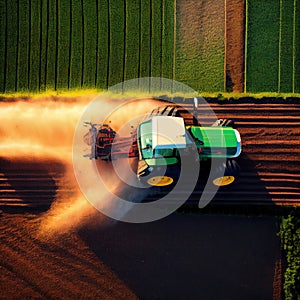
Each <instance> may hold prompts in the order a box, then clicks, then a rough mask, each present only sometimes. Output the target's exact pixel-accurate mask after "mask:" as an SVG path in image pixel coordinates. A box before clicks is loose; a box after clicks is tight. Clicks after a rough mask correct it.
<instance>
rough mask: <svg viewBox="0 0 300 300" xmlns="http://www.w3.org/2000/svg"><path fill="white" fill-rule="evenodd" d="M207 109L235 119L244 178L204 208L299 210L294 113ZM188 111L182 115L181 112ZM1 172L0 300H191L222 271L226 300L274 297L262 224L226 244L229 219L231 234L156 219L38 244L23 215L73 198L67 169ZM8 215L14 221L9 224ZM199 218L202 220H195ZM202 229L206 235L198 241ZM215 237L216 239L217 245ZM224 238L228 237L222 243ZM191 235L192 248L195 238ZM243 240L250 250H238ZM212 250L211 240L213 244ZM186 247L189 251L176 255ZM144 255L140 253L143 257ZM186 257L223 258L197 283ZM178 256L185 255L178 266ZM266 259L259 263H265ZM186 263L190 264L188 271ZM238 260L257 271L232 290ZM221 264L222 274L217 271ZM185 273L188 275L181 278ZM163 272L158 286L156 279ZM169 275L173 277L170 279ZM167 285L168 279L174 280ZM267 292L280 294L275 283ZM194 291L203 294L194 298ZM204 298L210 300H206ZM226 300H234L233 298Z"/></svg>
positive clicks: (22, 164) (299, 107)
mask: <svg viewBox="0 0 300 300" xmlns="http://www.w3.org/2000/svg"><path fill="white" fill-rule="evenodd" d="M211 106H212V108H213V109H214V111H215V113H216V114H217V116H218V117H220V118H223V117H224V118H231V119H234V120H235V124H236V127H237V128H238V130H239V131H240V133H241V136H242V143H243V152H242V155H241V157H240V159H239V164H240V166H241V169H242V170H241V174H240V178H239V181H238V183H237V184H236V185H234V186H233V187H232V188H231V189H229V190H223V191H221V192H220V193H218V194H217V196H216V197H215V199H214V201H213V202H212V204H214V205H219V204H221V205H223V204H238V205H248V206H249V205H251V204H258V205H274V204H279V205H283V204H286V205H299V203H300V185H299V183H300V165H299V163H297V162H298V161H299V158H300V148H299V144H300V134H299V125H300V104H286V103H283V102H282V103H272V104H266V103H265V104H264V103H262V104H259V105H257V104H252V103H244V104H236V103H233V102H231V103H225V104H221V105H220V104H211ZM186 107H190V106H188V105H186ZM205 109H206V108H205V107H200V109H199V111H200V114H199V119H200V121H201V122H202V123H203V124H205V123H206V122H209V120H207V119H205ZM0 164H1V173H0V208H1V209H2V210H3V211H4V212H2V214H1V212H0V228H1V233H0V243H1V254H2V255H1V258H0V288H1V296H2V297H5V298H8V299H13V298H14V299H15V298H29V297H35V298H56V299H62V298H68V299H72V298H73V299H74V298H87V297H92V298H94V299H96V298H98V299H101V298H102V299H103V298H105V299H116V298H117V299H134V298H136V296H135V295H134V293H136V292H138V293H137V294H138V296H140V295H147V293H148V292H149V293H150V292H151V291H153V290H155V288H154V289H153V287H154V286H157V284H161V285H160V287H159V288H160V289H159V291H158V292H159V293H161V294H159V295H162V296H165V295H167V294H164V292H165V291H166V290H168V291H169V292H170V293H171V292H172V291H173V292H174V291H177V290H176V289H175V290H174V287H176V286H179V287H178V288H180V289H182V287H183V288H184V287H187V288H186V289H185V290H184V291H185V292H190V293H192V292H195V291H198V290H199V289H198V286H199V281H197V278H202V277H201V276H203V278H205V280H206V282H207V284H210V285H215V273H217V274H219V272H221V271H220V270H221V269H222V270H226V274H227V273H228V272H227V271H228V270H233V271H232V272H231V274H236V275H237V277H236V279H235V280H234V284H233V283H232V282H231V281H230V278H229V277H228V276H227V275H226V276H225V277H222V279H220V278H219V279H218V284H223V285H222V288H221V289H220V291H227V292H228V291H229V292H231V291H233V290H234V294H232V295H237V297H240V295H239V294H236V293H235V292H236V289H237V288H240V290H243V289H244V288H245V289H246V290H245V291H244V290H243V291H244V292H245V293H244V295H249V297H250V298H251V299H253V297H255V296H254V295H252V294H249V292H251V291H253V292H255V293H256V296H257V293H259V292H260V291H262V290H263V289H264V288H266V289H267V290H268V291H267V292H266V293H267V294H268V295H269V296H267V297H262V298H270V297H272V295H271V296H270V293H272V281H273V276H274V269H271V270H270V272H268V276H267V277H266V276H263V279H265V280H267V279H266V278H268V282H267V281H266V282H261V280H262V279H261V278H262V277H261V276H260V272H261V271H262V270H260V269H259V268H258V269H257V267H258V266H260V265H261V264H263V263H264V262H265V261H266V259H269V258H270V254H269V252H268V251H266V250H265V249H266V248H265V247H266V245H261V244H259V243H260V242H261V241H264V240H265V237H266V236H268V237H270V235H269V234H267V233H266V232H265V233H262V232H261V230H260V229H261V228H264V226H265V225H264V224H263V223H259V222H260V221H259V222H258V223H259V224H258V225H257V228H256V229H254V230H253V227H252V226H253V224H252V221H251V222H250V223H251V224H248V223H247V225H246V227H247V228H248V230H247V233H245V232H242V233H241V232H239V231H238V230H237V231H236V232H235V234H233V235H232V231H233V230H235V229H237V228H240V227H239V226H236V223H232V224H231V223H230V222H233V221H234V220H232V219H230V222H229V223H230V224H229V225H228V223H226V222H228V221H226V222H225V223H224V224H227V225H224V224H223V223H222V224H219V226H217V227H216V228H215V229H214V230H213V231H212V232H209V231H208V229H210V228H211V224H217V223H216V222H218V221H217V220H214V221H213V222H211V223H209V224H210V225H209V226H207V224H203V226H202V227H201V225H200V226H198V225H199V218H197V217H198V216H191V215H187V216H185V215H180V214H179V215H177V216H175V217H171V218H167V219H166V220H162V221H161V223H159V222H158V223H156V222H153V223H152V226H151V225H149V226H148V225H147V226H142V227H134V226H131V225H132V224H129V225H128V226H127V225H126V226H125V225H124V226H116V231H115V230H114V228H113V227H111V228H110V229H108V230H106V229H105V228H104V229H103V228H102V231H101V232H98V231H90V230H89V228H85V229H84V231H82V233H81V234H80V235H78V234H77V233H76V232H74V231H73V232H67V233H65V234H64V235H58V236H56V237H55V238H53V237H51V238H50V237H49V239H48V238H45V237H44V236H40V235H37V230H38V228H39V224H40V222H41V218H37V217H36V216H34V215H33V214H31V212H33V209H36V211H35V212H38V213H40V212H43V211H45V210H47V209H49V206H50V205H51V203H52V202H53V201H54V199H56V195H57V194H58V193H59V194H61V195H65V196H66V197H71V196H72V194H73V193H74V191H73V189H74V184H69V183H68V181H64V180H60V179H61V178H64V176H65V171H66V170H65V166H64V165H62V164H61V163H60V162H58V161H48V162H43V161H38V162H34V161H20V160H10V161H7V160H4V159H1V160H0ZM178 196H180V195H178ZM197 196H199V194H198V195H197V192H196V193H195V194H194V199H195V200H197V199H199V198H197ZM192 200H193V199H192ZM16 212H19V213H21V214H18V215H17V214H15V213H16ZM75 217H76V216H75ZM97 217H98V215H97ZM177 218H179V219H177ZM185 218H186V220H187V221H186V226H185V227H184V226H183V223H182V222H183V219H185ZM200 219H203V216H202V217H201V218H200ZM191 220H193V221H191ZM191 222H194V223H191ZM255 222H256V221H255ZM272 222H273V221H272ZM178 224H180V225H179V226H178V227H179V228H180V230H181V233H182V236H184V234H188V236H184V240H185V243H178V240H177V239H176V235H174V228H175V226H177V225H178ZM153 226H154V227H153ZM168 226H169V227H168ZM224 226H228V228H227V229H226V230H225V231H224V230H221V231H220V228H222V229H223V228H224ZM272 226H273V225H272ZM100 227H101V226H100ZM275 227H276V226H275ZM275 227H274V228H275ZM191 228H192V229H193V228H194V231H193V233H191ZM201 228H205V230H203V232H199V230H200V229H201ZM272 228H273V227H272ZM274 228H273V229H272V230H274V232H275V231H276V230H275V229H276V228H275V229H274ZM177 229H178V228H177ZM177 229H176V230H177ZM217 232H221V234H219V235H217V238H216V234H217ZM224 232H227V233H228V234H227V235H226V234H225V236H224ZM197 233H198V237H197V238H198V239H195V236H196V235H197ZM260 233H261V237H260V238H259V241H258V240H257V239H256V238H257V236H258V235H259V234H260ZM205 234H206V235H207V236H206V238H207V240H206V241H208V244H209V245H210V247H211V248H210V249H207V248H206V247H207V245H208V244H205V242H204V243H200V242H197V243H195V241H202V240H203V237H204V236H205ZM251 234H252V235H251ZM232 236H235V238H234V239H233V240H234V241H235V243H229V244H232V246H233V247H234V251H232V248H230V247H229V248H228V247H227V246H226V245H228V240H232ZM245 236H246V237H247V238H243V239H242V240H240V241H239V237H245ZM250 236H251V237H252V242H251V243H250V244H245V243H246V241H248V240H249V237H250ZM274 236H275V233H274ZM173 237H174V238H173ZM171 238H172V240H171ZM274 239H275V238H274ZM140 240H143V243H145V244H147V243H148V244H147V246H144V244H141V245H140V244H139V242H138V241H140ZM166 240H167V242H166ZM153 241H154V242H153ZM187 241H188V244H187V245H186V243H187ZM213 241H217V245H215V244H214V242H213ZM219 241H222V243H221V246H222V247H223V248H220V245H219V244H218V242H219ZM237 241H239V248H237V246H236V245H237V244H236V243H237ZM168 242H170V243H171V244H168ZM275 242H276V241H273V243H275ZM266 244H269V242H266ZM153 245H155V246H154V247H153ZM168 245H169V248H168ZM170 245H173V246H170ZM203 245H204V246H203ZM253 245H254V246H253ZM270 245H271V244H270ZM274 245H275V244H274ZM274 245H273V244H272V245H271V246H270V249H274V247H275V248H276V247H278V245H277V246H276V245H275V246H274ZM181 246H182V247H181ZM185 246H186V247H187V248H184V247H185ZM252 246H253V249H252V248H251V247H252ZM139 247H140V248H139ZM195 247H196V248H197V247H198V248H199V249H198V248H197V249H196V248H195ZM224 247H225V248H226V247H227V248H226V249H227V252H226V251H225V252H224V251H223V250H224ZM145 248H146V249H148V251H146V252H145ZM176 249H178V253H177V250H176ZM190 249H194V250H193V253H195V256H197V257H198V252H197V251H202V252H203V255H208V254H209V253H215V252H214V249H222V251H221V252H217V253H215V255H214V256H213V257H208V258H207V259H206V261H208V262H209V266H207V270H215V269H214V268H218V267H219V268H220V270H219V271H218V272H215V271H214V274H210V276H211V277H209V278H210V279H209V280H207V274H208V273H207V274H205V275H204V274H202V273H201V270H202V267H201V266H202V265H201V264H202V263H203V261H202V260H200V258H199V261H197V263H198V265H197V264H195V259H196V260H197V257H193V259H190V260H188V259H187V257H189V254H188V253H189V251H190ZM195 249H196V250H197V251H196V250H195ZM249 249H251V250H249ZM276 249H277V248H276ZM258 250H259V251H258ZM132 251H133V253H132ZM180 251H182V252H180ZM247 251H249V253H248V252H247ZM255 251H258V252H257V254H256V255H257V257H260V258H262V261H261V263H259V264H258V263H257V261H253V259H254V258H255V260H256V256H254V255H253V253H254V252H255ZM270 251H271V250H270ZM170 253H171V254H170ZM224 253H225V254H224ZM232 253H233V254H232ZM247 253H248V254H247ZM180 254H184V255H183V256H182V257H181V258H180ZM264 254H265V255H266V257H264V256H263V255H264ZM245 255H246V256H245ZM247 255H248V256H247ZM238 256H240V257H239V259H237V257H238ZM199 257H200V256H199ZM228 257H230V259H228ZM149 258H150V259H149ZM179 258H180V259H179ZM170 259H172V263H171V262H170ZM275 259H278V257H276V258H275V257H273V258H272V261H271V262H269V263H268V266H270V264H271V265H272V263H273V266H274V265H275ZM187 261H189V265H188V269H187ZM245 261H247V263H248V264H249V265H248V268H250V267H251V266H255V268H253V270H252V271H251V272H252V273H251V274H252V275H250V273H247V272H246V273H247V274H246V275H247V276H249V278H250V279H251V280H253V282H252V283H251V285H249V278H248V277H247V278H246V277H245V278H244V279H243V280H244V281H243V282H241V284H240V286H238V283H239V282H240V281H239V280H242V279H240V278H241V276H242V277H243V276H245V270H244V269H243V267H241V266H243V264H244V262H245ZM174 262H175V263H174ZM214 262H216V263H215V264H214V266H213V267H212V265H211V264H212V263H214ZM164 263H165V264H164ZM224 265H226V266H225V267H223V266H224ZM198 266H199V267H198ZM168 268H170V269H172V271H170V270H169V269H168ZM174 268H175V271H174ZM148 270H152V271H151V272H152V273H151V272H150V271H149V273H148ZM191 270H192V272H194V273H193V274H194V276H189V275H187V274H190V273H189V272H190V271H191ZM247 270H248V269H247ZM264 270H265V269H264ZM145 271H146V272H145ZM162 272H164V273H163V274H164V276H165V277H162V275H158V274H162ZM199 272H200V273H201V274H200V273H199ZM238 272H241V273H238ZM272 272H273V273H272ZM172 274H174V276H173V277H172ZM199 274H200V275H199ZM253 274H255V276H254V275H253ZM157 276H158V277H157ZM178 276H181V277H180V278H181V279H182V280H183V279H184V278H185V279H186V280H187V281H188V283H190V284H191V286H192V287H194V289H193V288H192V287H190V286H189V285H187V284H184V285H178V282H177V281H176V278H178ZM197 276H198V277H197ZM199 276H200V277H199ZM218 276H219V275H218ZM141 278H143V279H141ZM166 278H172V280H173V281H169V280H167V279H166ZM255 278H257V281H255ZM158 279H159V280H158ZM269 280H271V283H270V281H269ZM227 281H228V282H227ZM128 282H129V283H130V284H128ZM201 282H202V281H201ZM243 284H245V285H243ZM258 284H260V287H259V288H257V285H258ZM279 285H280V284H279ZM247 287H249V289H247ZM274 288H276V289H277V290H278V289H280V287H278V286H277V283H276V287H274ZM132 290H133V291H134V293H133V292H132ZM213 291H214V289H213V288H212V289H210V290H209V291H206V293H213ZM198 292H199V293H200V292H201V293H202V291H201V290H200V291H198ZM153 295H154V294H153ZM159 295H158V296H159ZM172 295H173V294H172ZM264 295H266V294H264ZM156 296H157V295H156ZM219 296H220V297H222V296H221V295H219ZM220 297H219V298H220ZM211 298H215V299H216V297H213V296H212V297H211ZM229 298H231V299H234V297H229ZM250 298H249V299H250Z"/></svg>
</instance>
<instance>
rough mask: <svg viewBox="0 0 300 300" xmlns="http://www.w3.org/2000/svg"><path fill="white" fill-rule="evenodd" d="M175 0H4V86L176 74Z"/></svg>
mask: <svg viewBox="0 0 300 300" xmlns="http://www.w3.org/2000/svg"><path fill="white" fill-rule="evenodd" d="M173 27H174V3H173V1H169V0H143V1H142V0H127V1H114V0H105V1H100V0H96V1H84V0H47V1H35V0H0V41H1V43H0V68H1V69H0V92H1V93H3V92H8V93H9V92H15V91H21V92H22V91H28V90H29V91H44V90H53V89H54V90H59V89H73V88H78V87H83V88H95V87H96V88H104V89H105V88H107V87H110V86H113V85H115V84H117V83H119V82H122V81H124V80H129V79H132V78H137V77H150V76H156V77H160V76H165V77H168V78H170V79H172V76H173V56H174V47H173V45H174V30H173Z"/></svg>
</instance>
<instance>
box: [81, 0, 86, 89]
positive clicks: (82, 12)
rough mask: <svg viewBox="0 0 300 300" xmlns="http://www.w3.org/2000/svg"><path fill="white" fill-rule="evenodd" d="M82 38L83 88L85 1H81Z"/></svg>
mask: <svg viewBox="0 0 300 300" xmlns="http://www.w3.org/2000/svg"><path fill="white" fill-rule="evenodd" d="M81 24H82V28H81V38H82V68H81V87H83V83H84V64H85V60H84V51H85V40H84V1H81Z"/></svg>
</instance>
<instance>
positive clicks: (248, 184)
mask: <svg viewBox="0 0 300 300" xmlns="http://www.w3.org/2000/svg"><path fill="white" fill-rule="evenodd" d="M236 162H237V163H238V165H239V167H240V171H239V173H238V175H237V176H236V178H235V181H234V182H233V183H232V184H230V185H228V186H223V187H219V189H218V190H217V192H216V193H215V195H214V196H213V198H212V200H211V202H210V203H209V206H210V207H212V208H213V207H219V206H228V207H230V206H240V207H248V208H249V209H250V207H253V208H254V207H259V206H268V207H270V206H275V203H274V202H273V201H272V197H271V195H270V194H269V192H268V190H267V189H266V182H265V181H262V180H261V177H260V175H259V174H258V171H257V168H256V163H255V162H254V161H251V160H250V159H249V158H248V157H247V155H246V154H241V156H240V157H239V158H237V159H236ZM208 170H209V167H207V168H206V172H205V171H204V172H203V173H202V174H205V175H204V176H202V177H201V176H199V180H198V182H197V186H196V188H195V190H194V191H193V193H192V195H191V196H190V198H189V200H188V202H187V203H188V204H194V205H196V204H197V201H199V199H200V197H201V194H202V192H203V190H204V188H205V185H206V184H207V179H208V175H207V174H208Z"/></svg>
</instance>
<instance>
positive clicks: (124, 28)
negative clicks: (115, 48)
mask: <svg viewBox="0 0 300 300" xmlns="http://www.w3.org/2000/svg"><path fill="white" fill-rule="evenodd" d="M126 3H127V2H126V0H125V1H124V5H123V14H124V22H123V31H124V36H123V72H122V93H124V81H125V73H126V67H127V66H126V65H127V64H126V53H127V45H126V44H127V41H126V39H127V4H126Z"/></svg>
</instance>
